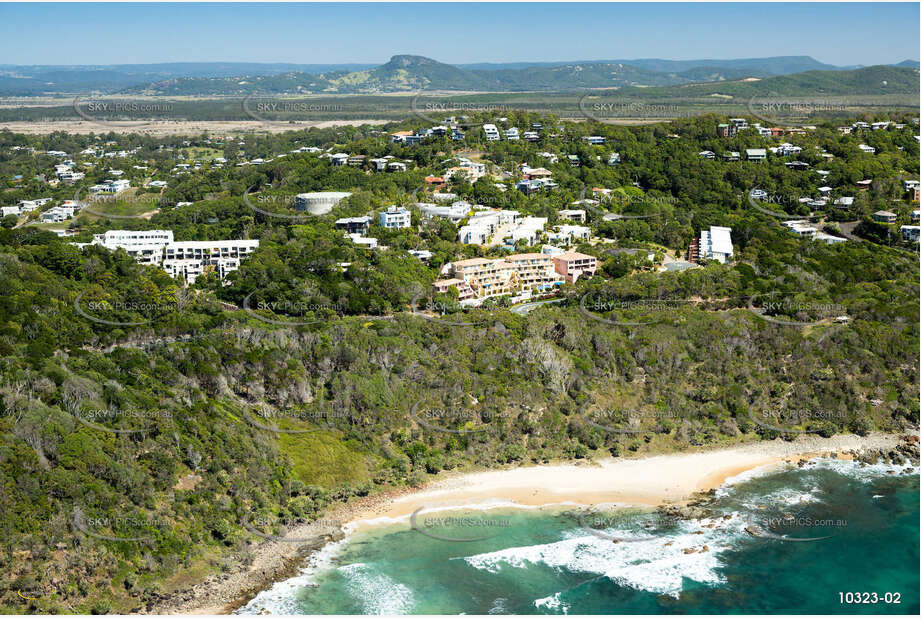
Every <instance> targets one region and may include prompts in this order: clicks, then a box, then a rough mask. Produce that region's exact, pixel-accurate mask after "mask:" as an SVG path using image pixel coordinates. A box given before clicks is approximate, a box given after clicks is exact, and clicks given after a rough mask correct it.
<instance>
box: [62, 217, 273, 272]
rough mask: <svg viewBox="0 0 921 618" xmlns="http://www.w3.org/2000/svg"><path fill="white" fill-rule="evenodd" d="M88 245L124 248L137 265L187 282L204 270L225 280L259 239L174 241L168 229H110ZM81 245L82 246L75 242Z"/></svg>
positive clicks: (252, 249)
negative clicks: (153, 268)
mask: <svg viewBox="0 0 921 618" xmlns="http://www.w3.org/2000/svg"><path fill="white" fill-rule="evenodd" d="M90 244H94V245H99V246H101V247H104V248H106V249H108V250H110V251H115V250H116V249H124V250H125V251H126V252H127V253H128V255H130V256H131V257H133V258H134V259H135V260H136V261H137V262H138V263H140V264H147V265H151V266H160V267H161V268H163V269H164V270H165V271H166V272H167V273H169V274H170V276H172V277H176V278H179V277H182V278H184V279H185V280H186V281H187V282H188V283H189V284H192V283H195V280H196V279H197V278H198V277H200V276H201V275H203V274H205V273H207V272H212V271H213V272H215V273H217V275H218V277H219V278H220V279H224V277H225V276H226V275H227V273H230V272H232V271H234V270H237V269H238V268H239V267H240V262H241V261H242V259H243V258H244V257H246V256H247V255H249V254H250V253H252V252H253V251H255V250H256V249H257V248H259V241H258V240H190V241H180V242H175V241H174V240H173V232H172V231H171V230H143V231H135V230H109V231H107V232H105V233H103V234H95V235H94V236H93V242H92V243H90ZM78 246H83V245H78Z"/></svg>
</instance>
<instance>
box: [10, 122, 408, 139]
mask: <svg viewBox="0 0 921 618" xmlns="http://www.w3.org/2000/svg"><path fill="white" fill-rule="evenodd" d="M388 122H393V121H392V120H374V119H356V120H324V121H319V122H299V123H296V124H287V123H285V124H274V123H266V122H259V121H258V120H232V121H226V122H224V121H213V120H201V121H185V120H183V121H153V122H137V123H130V124H129V123H125V126H112V125H108V124H98V123H95V122H90V121H88V120H55V121H39V122H0V131H2V130H4V129H9V130H10V131H12V132H13V133H26V134H29V135H46V134H49V133H53V132H55V131H64V132H67V133H77V134H89V133H109V132H114V133H122V134H128V133H140V134H142V135H151V136H153V137H163V136H167V135H201V134H202V133H204V132H206V131H207V132H208V133H212V134H216V135H226V134H233V133H284V132H285V131H300V130H302V129H308V128H310V127H317V128H320V129H325V128H328V127H337V126H360V125H363V124H371V125H382V124H386V123H388Z"/></svg>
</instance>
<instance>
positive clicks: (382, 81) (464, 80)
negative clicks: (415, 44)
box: [329, 55, 486, 92]
mask: <svg viewBox="0 0 921 618" xmlns="http://www.w3.org/2000/svg"><path fill="white" fill-rule="evenodd" d="M329 81H330V84H331V86H332V87H334V88H336V89H337V90H339V91H344V92H356V91H360V92H385V91H391V92H392V91H400V90H431V89H444V90H482V89H484V88H485V85H486V83H485V82H484V81H483V80H482V79H481V78H480V77H479V76H478V75H477V74H476V73H475V72H472V71H467V70H465V69H461V68H458V67H456V66H453V65H450V64H444V63H442V62H438V61H437V60H432V59H431V58H426V57H425V56H411V55H397V56H393V57H392V58H391V59H390V61H389V62H387V63H386V64H382V65H381V66H379V67H376V68H374V69H370V70H366V71H357V72H354V73H349V74H347V75H343V76H341V77H338V78H333V79H330V80H329Z"/></svg>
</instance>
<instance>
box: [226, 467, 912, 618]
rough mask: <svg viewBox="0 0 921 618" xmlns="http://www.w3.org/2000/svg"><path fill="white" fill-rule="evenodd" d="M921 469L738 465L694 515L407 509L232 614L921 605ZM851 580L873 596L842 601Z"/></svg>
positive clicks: (815, 609) (862, 609) (837, 610)
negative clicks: (757, 468)
mask: <svg viewBox="0 0 921 618" xmlns="http://www.w3.org/2000/svg"><path fill="white" fill-rule="evenodd" d="M892 472H896V474H892ZM917 473H918V471H917V469H914V470H912V471H910V472H906V470H905V469H904V468H901V469H899V468H894V467H890V466H883V465H879V466H863V467H861V466H860V465H859V464H856V463H853V462H844V461H833V460H821V461H815V462H811V463H809V464H808V465H807V466H805V467H803V468H796V467H792V466H790V467H787V468H784V469H781V470H775V471H772V472H769V473H763V474H758V473H755V474H744V475H741V476H740V477H737V478H735V479H730V481H729V482H728V483H727V485H724V486H723V487H722V488H720V489H719V490H718V492H717V497H716V500H715V501H714V503H713V505H711V514H710V517H709V518H704V519H699V520H671V519H668V518H663V517H661V516H658V515H656V514H655V513H652V512H650V511H644V510H639V509H597V510H596V511H595V512H592V513H587V512H586V511H585V510H584V509H571V510H563V509H562V508H556V509H509V508H507V507H505V508H503V507H500V508H490V509H488V510H480V511H425V512H422V513H420V514H419V516H418V517H417V519H416V526H417V528H418V529H413V528H412V526H411V524H410V522H408V521H405V522H400V523H395V524H392V525H386V526H381V527H378V528H375V529H373V530H370V531H367V532H361V533H356V534H354V535H352V536H350V537H349V538H348V539H346V540H345V541H342V542H340V543H337V544H334V545H332V546H329V547H327V548H326V549H325V550H324V551H323V552H321V554H319V555H318V556H315V557H314V558H313V560H312V562H311V564H310V565H309V566H308V568H306V569H305V570H304V572H303V573H302V574H300V575H299V576H297V577H295V578H293V579H291V580H288V581H286V582H280V583H279V584H276V585H275V586H274V587H273V588H272V589H270V590H267V591H264V592H262V593H261V594H260V595H258V596H257V597H256V598H255V599H253V601H252V602H250V603H249V604H248V605H247V606H246V607H244V608H242V609H241V610H239V611H238V613H259V612H260V611H263V610H267V611H269V612H271V613H303V614H306V613H319V614H334V613H337V614H394V613H397V614H399V613H409V614H426V613H429V614H453V613H473V614H509V613H517V614H565V613H572V614H624V613H629V614H644V613H651V614H667V613H813V614H814V613H827V614H845V613H894V614H917V613H918V609H919V600H918V588H919V576H918V564H919V553H918V538H919V528H918V474H917ZM448 539H451V540H448ZM704 547H706V549H705V550H704ZM846 592H852V593H856V592H868V593H873V592H875V593H877V595H878V598H879V600H878V602H877V603H875V604H846V603H842V602H841V598H840V595H839V593H846ZM885 593H898V594H899V595H900V598H899V601H900V602H899V603H895V602H894V598H892V597H890V598H889V601H890V602H889V603H886V597H885V596H884V595H885Z"/></svg>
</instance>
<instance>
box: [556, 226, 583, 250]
mask: <svg viewBox="0 0 921 618" xmlns="http://www.w3.org/2000/svg"><path fill="white" fill-rule="evenodd" d="M591 237H592V230H591V228H588V227H585V226H583V225H558V226H557V227H556V232H555V233H553V234H550V240H553V241H556V242H562V243H565V244H568V245H571V244H573V243H576V242H587V241H588V240H589V239H590V238H591Z"/></svg>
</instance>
